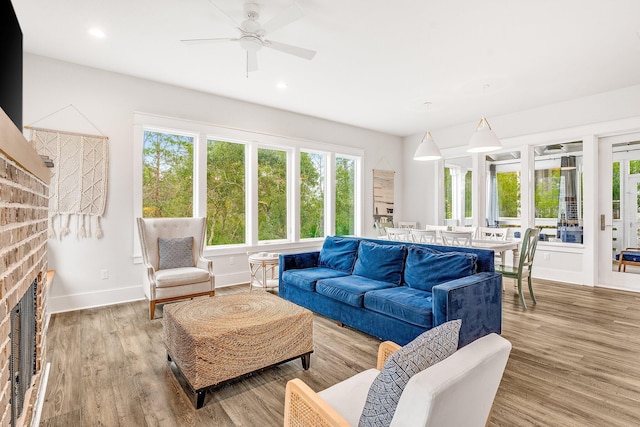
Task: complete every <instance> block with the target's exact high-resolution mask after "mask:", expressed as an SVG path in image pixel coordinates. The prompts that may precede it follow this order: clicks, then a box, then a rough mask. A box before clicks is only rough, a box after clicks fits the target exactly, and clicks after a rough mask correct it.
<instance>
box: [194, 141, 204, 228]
mask: <svg viewBox="0 0 640 427" xmlns="http://www.w3.org/2000/svg"><path fill="white" fill-rule="evenodd" d="M193 156H194V159H193V165H194V167H193V169H194V170H193V216H195V217H206V216H207V135H206V134H203V133H201V134H199V135H198V136H196V137H195V138H194V147H193Z"/></svg>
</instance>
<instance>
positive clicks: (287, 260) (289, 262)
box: [280, 251, 320, 273]
mask: <svg viewBox="0 0 640 427" xmlns="http://www.w3.org/2000/svg"><path fill="white" fill-rule="evenodd" d="M319 258H320V252H319V251H315V252H300V253H297V254H280V272H281V273H282V272H283V271H286V270H295V269H298V268H312V267H317V266H318V260H319Z"/></svg>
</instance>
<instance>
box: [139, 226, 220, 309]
mask: <svg viewBox="0 0 640 427" xmlns="http://www.w3.org/2000/svg"><path fill="white" fill-rule="evenodd" d="M137 221H138V233H139V234H140V244H141V246H142V260H143V262H144V265H145V274H144V285H143V288H144V293H145V295H146V296H147V299H148V300H149V318H150V319H153V318H154V315H155V307H156V303H165V302H170V301H177V300H180V299H186V298H194V297H198V296H204V295H209V296H213V295H214V293H215V276H214V275H213V262H212V261H210V260H208V259H205V258H204V256H203V250H204V242H205V232H206V218H137Z"/></svg>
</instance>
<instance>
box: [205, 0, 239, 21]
mask: <svg viewBox="0 0 640 427" xmlns="http://www.w3.org/2000/svg"><path fill="white" fill-rule="evenodd" d="M209 3H211V6H213V7H215V8H216V9H218V11H219V12H220V13H222V14H223V15H224V16H226V17H227V19H228V20H229V21H231V23H233V26H234V27H236V28H237V27H239V26H240V24H238V23H237V22H236V20H235V19H233V18H232V17H231V15H229V14H228V13H227V12H225V11H224V10H222V9H221V8H220V6H218V5H217V4H215V2H214V1H213V0H209Z"/></svg>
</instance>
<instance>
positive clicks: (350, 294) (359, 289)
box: [316, 275, 396, 307]
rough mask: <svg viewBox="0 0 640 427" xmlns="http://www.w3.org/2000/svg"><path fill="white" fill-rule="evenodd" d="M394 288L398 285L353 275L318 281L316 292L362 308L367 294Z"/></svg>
mask: <svg viewBox="0 0 640 427" xmlns="http://www.w3.org/2000/svg"><path fill="white" fill-rule="evenodd" d="M394 286H396V285H394V284H393V283H389V282H381V281H379V280H373V279H369V278H367V277H362V276H356V275H351V276H345V277H338V278H336V279H322V280H318V282H317V283H316V292H317V293H319V294H321V295H324V296H326V297H329V298H332V299H335V300H338V301H341V302H343V303H345V304H349V305H352V306H354V307H362V306H363V299H364V294H365V293H366V292H369V291H374V290H376V289H385V288H391V287H394Z"/></svg>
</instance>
